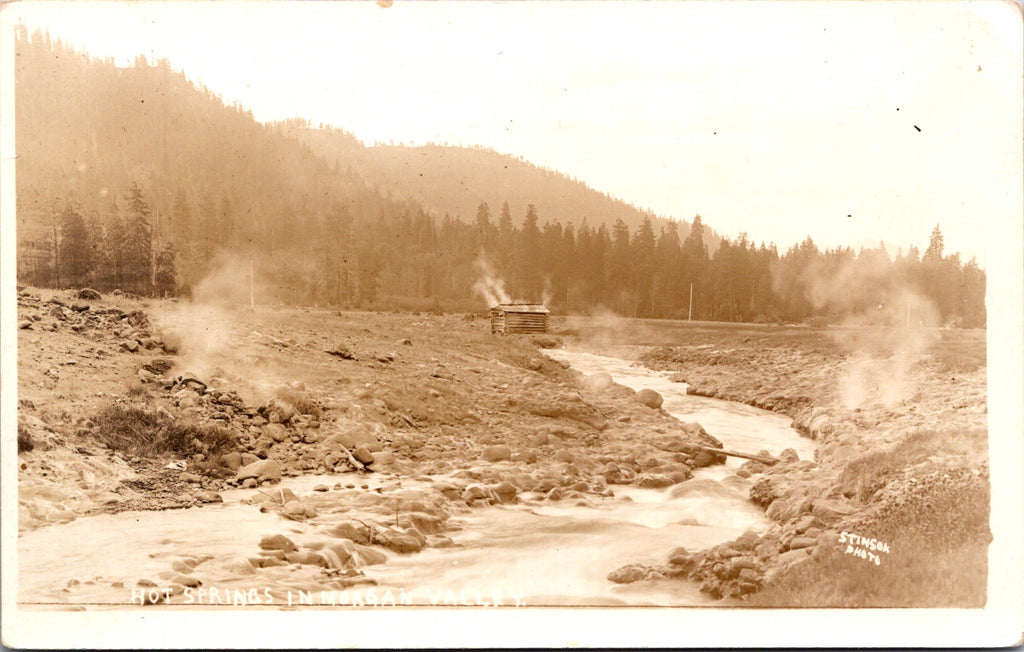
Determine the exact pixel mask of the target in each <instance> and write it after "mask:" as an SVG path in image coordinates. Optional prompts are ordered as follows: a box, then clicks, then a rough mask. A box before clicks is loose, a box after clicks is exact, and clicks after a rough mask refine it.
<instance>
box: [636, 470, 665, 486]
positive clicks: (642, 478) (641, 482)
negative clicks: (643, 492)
mask: <svg viewBox="0 0 1024 652" xmlns="http://www.w3.org/2000/svg"><path fill="white" fill-rule="evenodd" d="M636 484H637V486H638V487H644V488H647V489H661V488H662V487H671V486H672V485H674V484H675V481H674V480H673V479H672V478H671V476H668V475H665V474H663V473H641V474H640V475H639V476H638V477H637V479H636Z"/></svg>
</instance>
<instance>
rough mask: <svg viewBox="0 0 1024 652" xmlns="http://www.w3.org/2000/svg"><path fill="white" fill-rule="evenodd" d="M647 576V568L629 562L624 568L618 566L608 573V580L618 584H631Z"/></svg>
mask: <svg viewBox="0 0 1024 652" xmlns="http://www.w3.org/2000/svg"><path fill="white" fill-rule="evenodd" d="M646 577H647V568H646V567H644V566H641V565H640V564H628V565H626V566H623V567H622V568H616V569H615V570H613V571H612V572H610V573H608V581H610V582H615V583H616V584H630V583H632V582H639V581H640V580H642V579H644V578H646Z"/></svg>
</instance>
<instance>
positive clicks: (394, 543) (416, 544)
mask: <svg viewBox="0 0 1024 652" xmlns="http://www.w3.org/2000/svg"><path fill="white" fill-rule="evenodd" d="M374 543H377V544H379V545H382V546H384V547H385V548H387V549H388V550H393V551H395V552H397V553H402V554H405V553H412V552H419V551H420V550H422V549H423V543H422V542H421V541H420V540H419V539H417V538H416V537H414V536H412V535H411V534H406V533H403V532H396V531H395V530H390V529H389V530H383V531H380V532H377V534H376V535H375V536H374Z"/></svg>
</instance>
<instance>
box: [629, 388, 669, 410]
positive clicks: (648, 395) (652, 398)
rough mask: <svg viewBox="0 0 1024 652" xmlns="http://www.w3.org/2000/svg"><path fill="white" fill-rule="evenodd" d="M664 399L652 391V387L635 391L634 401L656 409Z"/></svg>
mask: <svg viewBox="0 0 1024 652" xmlns="http://www.w3.org/2000/svg"><path fill="white" fill-rule="evenodd" d="M663 400H664V399H662V398H661V394H659V393H658V392H656V391H654V390H653V389H641V390H640V391H639V392H637V393H636V402H637V403H640V404H641V405H646V406H647V407H649V408H651V409H653V410H657V409H658V408H660V407H661V404H662V402H663Z"/></svg>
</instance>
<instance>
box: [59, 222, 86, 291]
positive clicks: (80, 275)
mask: <svg viewBox="0 0 1024 652" xmlns="http://www.w3.org/2000/svg"><path fill="white" fill-rule="evenodd" d="M58 251H59V255H58V269H60V274H61V283H62V284H63V285H65V286H69V287H82V286H83V285H85V284H86V283H87V279H88V276H89V272H91V271H92V268H93V247H92V240H91V238H90V236H89V230H88V228H87V227H86V224H85V220H84V219H83V218H82V215H81V214H80V213H79V212H78V211H76V210H75V209H74V208H72V207H71V206H68V207H66V208H65V209H64V211H63V212H62V213H61V217H60V245H59V247H58Z"/></svg>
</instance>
